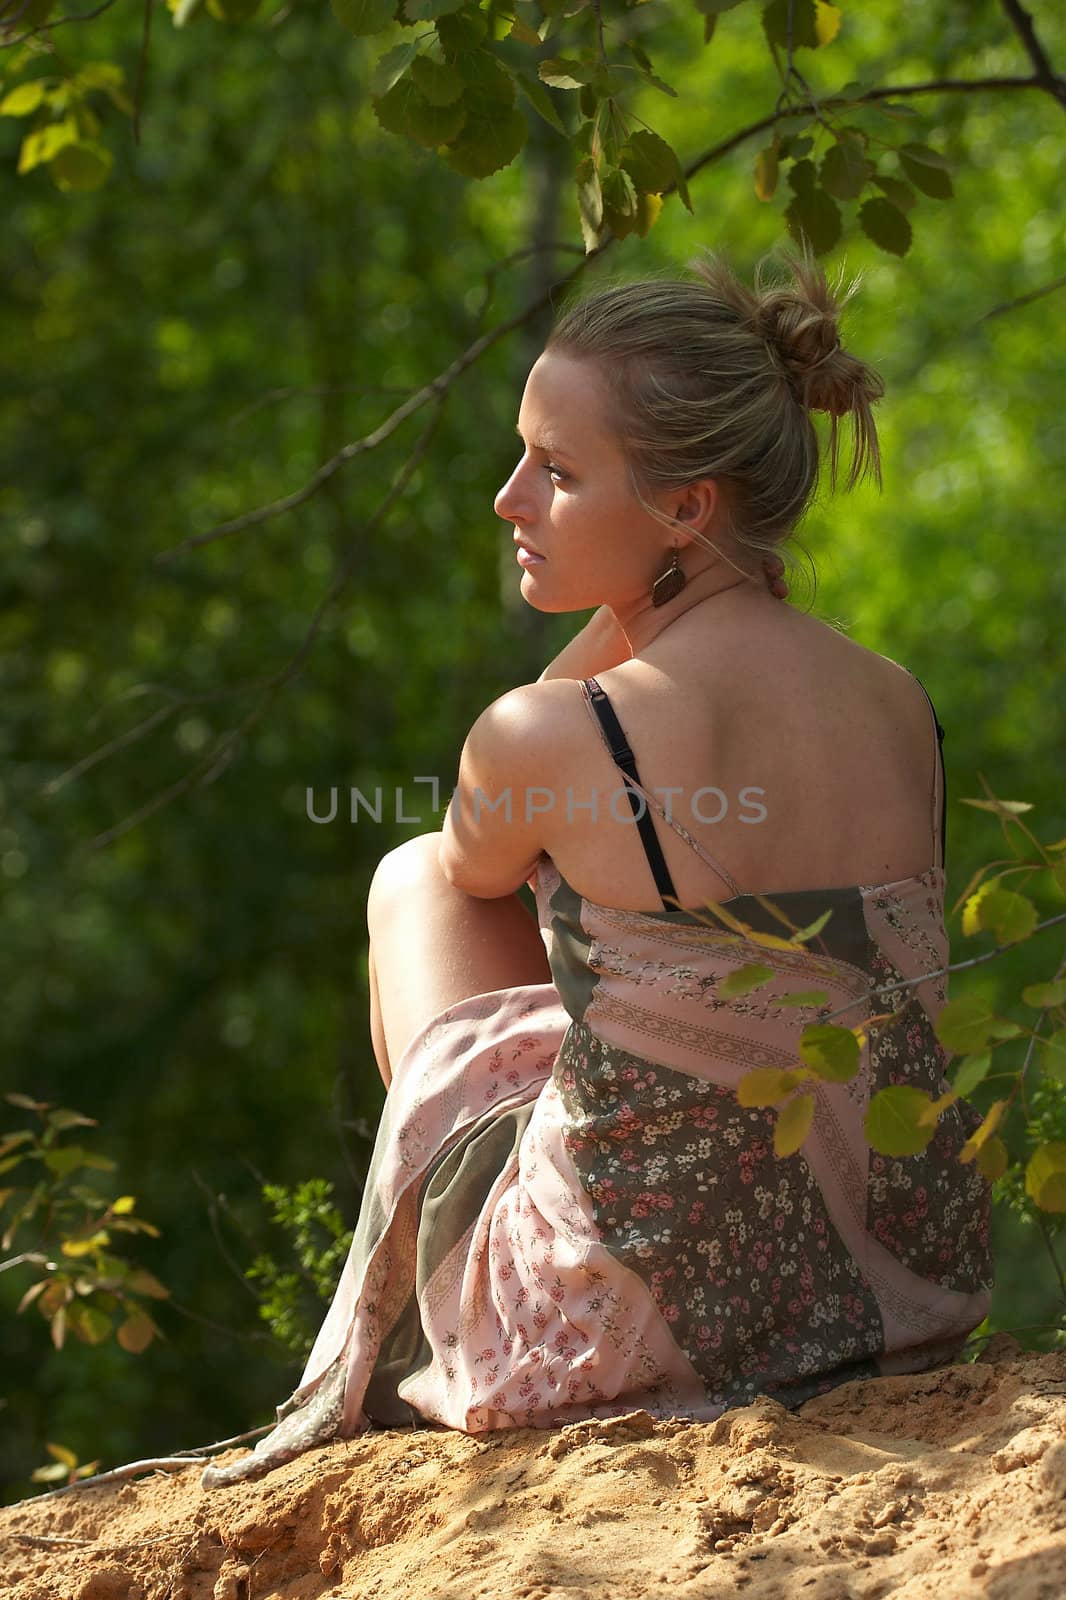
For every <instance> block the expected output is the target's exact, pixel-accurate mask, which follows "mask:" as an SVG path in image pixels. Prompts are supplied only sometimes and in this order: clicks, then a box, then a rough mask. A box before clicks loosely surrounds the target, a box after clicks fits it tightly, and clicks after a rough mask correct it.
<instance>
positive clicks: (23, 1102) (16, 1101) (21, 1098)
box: [4, 1090, 52, 1112]
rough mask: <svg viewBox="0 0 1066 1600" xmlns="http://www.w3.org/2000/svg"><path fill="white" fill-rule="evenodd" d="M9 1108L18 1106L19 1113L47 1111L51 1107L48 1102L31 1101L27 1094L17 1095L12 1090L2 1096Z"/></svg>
mask: <svg viewBox="0 0 1066 1600" xmlns="http://www.w3.org/2000/svg"><path fill="white" fill-rule="evenodd" d="M4 1099H5V1100H6V1101H7V1103H8V1105H10V1106H18V1107H19V1109H20V1110H21V1111H42V1112H43V1111H47V1110H48V1109H49V1107H50V1106H51V1104H52V1102H51V1101H50V1100H31V1099H30V1097H29V1095H28V1094H17V1093H16V1092H15V1091H14V1090H12V1091H11V1092H10V1093H9V1094H5V1095H4Z"/></svg>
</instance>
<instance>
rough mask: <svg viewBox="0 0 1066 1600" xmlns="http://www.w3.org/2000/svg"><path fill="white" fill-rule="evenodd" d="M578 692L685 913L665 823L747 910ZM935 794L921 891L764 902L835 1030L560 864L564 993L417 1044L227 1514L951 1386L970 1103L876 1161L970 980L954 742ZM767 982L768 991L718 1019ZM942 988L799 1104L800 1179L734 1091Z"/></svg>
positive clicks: (958, 1329) (723, 951)
mask: <svg viewBox="0 0 1066 1600" xmlns="http://www.w3.org/2000/svg"><path fill="white" fill-rule="evenodd" d="M583 688H584V692H585V696H586V701H587V704H588V706H589V709H590V711H591V712H592V713H593V714H594V715H595V717H596V719H597V724H598V726H599V727H600V730H601V733H602V735H603V737H604V740H605V742H606V744H607V746H608V748H609V749H610V751H611V754H612V756H613V757H614V759H615V760H616V762H617V764H618V766H619V768H620V770H621V771H622V772H623V774H624V776H625V781H626V786H627V789H628V790H629V791H630V793H631V795H632V796H633V797H634V800H636V798H637V797H643V799H644V801H645V802H646V805H645V807H644V808H642V811H641V814H640V816H637V804H634V815H635V817H637V821H638V826H639V829H640V837H641V841H642V843H643V844H644V847H645V850H646V852H647V854H648V859H649V864H650V865H651V867H652V871H653V873H654V874H655V878H656V882H657V884H658V885H659V888H660V893H661V895H662V896H663V898H664V901H665V899H666V898H668V897H669V896H670V895H671V894H672V892H673V886H672V884H670V882H669V874H668V873H667V871H666V867H665V862H664V860H663V858H662V852H661V849H659V847H658V843H657V840H656V837H655V833H654V828H653V826H652V823H651V818H650V816H649V815H648V809H647V808H648V807H650V808H651V809H653V810H655V811H656V812H657V813H658V815H659V816H660V817H661V818H662V819H663V821H664V822H665V823H667V824H668V825H669V826H671V827H674V828H675V829H676V830H677V831H678V832H679V833H680V834H682V836H683V837H685V839H686V840H687V842H688V843H689V844H690V845H691V846H692V848H693V849H694V850H696V851H697V852H698V853H699V854H700V855H702V856H703V857H704V859H706V860H708V861H710V862H711V864H712V865H713V866H714V867H715V869H716V870H717V871H718V872H719V873H721V875H722V877H723V880H724V881H725V882H726V883H727V884H729V885H730V887H731V888H733V889H736V885H735V884H734V883H733V880H732V879H731V878H730V876H729V874H728V873H727V872H726V871H725V870H724V869H723V868H722V867H721V866H720V865H719V863H717V862H715V861H714V860H713V858H711V857H710V856H709V855H708V854H707V852H706V851H704V850H703V849H702V847H701V846H700V845H699V844H698V843H697V841H696V840H694V839H692V838H691V837H690V836H689V835H688V834H687V833H686V831H685V829H684V828H683V827H682V826H681V824H680V823H678V822H676V820H674V819H672V818H671V817H670V816H668V814H667V813H666V812H665V811H664V810H663V809H662V807H661V806H659V805H658V803H657V802H656V800H655V799H654V797H653V796H652V795H651V794H649V793H648V791H647V790H645V789H644V788H643V786H642V785H641V783H640V780H639V775H638V774H637V772H636V767H635V763H634V762H633V758H632V752H631V751H630V750H629V748H628V745H627V744H626V743H625V738H624V735H623V734H622V732H621V729H620V727H619V725H618V721H617V718H616V717H615V716H614V713H613V709H611V708H610V707H609V703H608V702H607V700H606V696H605V695H604V693H603V691H602V689H601V688H600V686H599V685H598V684H597V683H596V681H595V679H589V680H586V682H585V684H584V685H583ZM927 698H928V696H927ZM930 710H931V711H932V723H933V728H934V729H935V735H934V738H935V741H940V740H942V738H943V731H944V730H943V729H942V728H941V726H940V724H939V721H938V720H937V718H936V713H935V710H933V708H932V702H930ZM935 772H936V777H935V779H934V791H933V801H932V835H933V852H934V864H933V865H932V866H931V867H930V868H929V869H928V870H926V871H925V872H922V873H918V874H915V875H913V876H911V877H907V878H902V879H899V880H897V881H895V882H891V883H882V884H872V885H862V884H857V885H854V886H849V887H844V888H840V887H837V888H830V889H809V890H808V889H803V890H790V891H785V892H777V893H774V892H773V891H769V892H768V898H769V899H770V900H772V902H773V903H774V904H775V905H776V906H777V907H779V908H780V909H781V910H783V911H785V912H786V914H787V915H788V916H789V917H790V918H791V919H792V921H793V922H794V924H795V925H796V926H797V927H805V926H807V925H808V924H809V923H810V922H812V921H814V920H815V918H816V917H818V916H819V914H820V913H822V912H823V911H824V910H826V909H829V910H830V911H831V916H830V917H829V920H828V922H827V923H826V925H825V926H824V928H823V929H822V931H821V933H820V934H819V935H818V937H817V939H816V940H815V941H814V942H813V944H814V947H815V948H816V950H817V954H818V956H819V958H820V965H819V969H818V977H817V986H818V988H819V989H821V990H825V991H826V992H827V994H826V1002H825V1003H822V1004H817V1005H816V1004H810V1005H799V1006H797V1005H783V1004H781V1003H780V1001H781V998H782V997H783V996H785V995H788V994H790V993H795V992H796V991H797V990H809V989H810V988H811V979H810V957H809V955H807V954H806V953H805V952H804V951H803V950H801V949H798V948H791V949H789V948H775V947H773V946H765V945H753V944H751V943H750V942H749V943H747V944H745V943H743V942H741V943H738V942H737V941H736V939H735V938H734V937H732V935H731V934H730V933H729V931H728V929H727V928H726V927H724V926H722V925H721V924H720V923H719V921H718V920H717V919H716V918H714V917H712V916H708V914H707V913H706V910H705V909H704V908H698V909H695V910H670V909H662V910H658V909H655V910H648V911H628V910H618V909H616V908H613V907H609V906H604V905H600V904H597V903H596V902H594V901H591V900H588V899H587V898H585V897H583V896H582V895H580V894H578V893H577V892H576V890H574V889H573V888H572V887H571V886H570V885H569V884H568V883H567V882H566V881H565V880H564V879H563V878H562V876H561V875H560V873H559V872H558V870H557V868H556V867H555V865H554V863H553V862H552V861H551V859H550V858H549V857H548V856H546V855H545V856H543V857H542V858H541V861H540V863H539V865H538V869H537V874H536V900H537V908H538V916H539V922H540V927H541V931H542V936H543V938H544V942H545V945H546V948H547V953H548V959H549V962H550V966H551V972H552V980H553V981H552V982H551V983H544V984H531V985H522V986H519V987H515V988H509V989H501V990H495V991H493V992H491V993H487V994H480V995H474V996H472V997H471V998H469V999H466V1000H464V1001H462V1002H461V1003H460V1004H458V1005H454V1006H452V1007H450V1008H449V1009H448V1010H447V1011H445V1012H442V1013H441V1014H439V1015H437V1016H435V1017H434V1018H432V1020H431V1021H430V1022H429V1023H428V1024H427V1025H426V1027H425V1028H424V1029H423V1030H422V1031H421V1032H420V1033H419V1034H418V1035H417V1036H416V1037H415V1038H414V1039H412V1041H411V1042H410V1044H409V1045H408V1047H407V1049H406V1051H405V1052H404V1054H403V1056H402V1058H401V1059H400V1061H399V1063H398V1064H397V1066H396V1069H395V1073H394V1077H393V1082H392V1084H391V1086H390V1088H389V1092H388V1096H387V1098H386V1102H385V1107H384V1111H383V1115H382V1120H381V1124H380V1126H379V1129H378V1134H377V1139H376V1143H375V1147H374V1153H373V1157H372V1162H371V1167H370V1172H369V1175H368V1179H367V1184H366V1188H365V1192H364V1196H363V1202H362V1206H361V1210H360V1214H359V1219H358V1225H357V1228H356V1232H355V1237H354V1239H353V1241H352V1246H351V1250H350V1253H349V1256H348V1260H347V1262H346V1264H345V1267H344V1269H343V1272H342V1275H341V1279H340V1283H339V1285H338V1288H337V1291H336V1294H335V1297H334V1300H333V1303H332V1305H331V1307H330V1309H329V1311H328V1312H327V1314H326V1317H325V1320H324V1322H323V1324H322V1327H321V1330H320V1332H319V1334H318V1337H317V1339H316V1341H315V1344H314V1347H313V1349H312V1350H311V1353H310V1356H309V1358H308V1361H307V1365H306V1368H305V1371H304V1373H303V1377H302V1379H301V1382H300V1384H299V1386H298V1388H297V1389H296V1391H295V1393H294V1394H293V1395H292V1396H291V1398H290V1399H289V1400H288V1401H287V1402H286V1403H285V1404H284V1405H283V1406H281V1407H279V1410H278V1418H279V1421H278V1425H277V1426H276V1427H275V1428H274V1429H273V1430H272V1432H271V1433H270V1434H269V1435H267V1436H266V1437H265V1438H264V1439H263V1440H261V1441H260V1443H259V1444H258V1446H257V1447H256V1449H255V1451H254V1452H252V1453H251V1454H249V1455H247V1456H245V1457H243V1458H241V1459H239V1460H238V1461H236V1462H235V1463H232V1464H231V1465H229V1466H225V1467H208V1468H207V1469H206V1471H205V1473H204V1478H203V1481H204V1484H205V1486H206V1487H216V1486H218V1485H222V1484H226V1483H230V1482H235V1481H238V1480H239V1479H241V1478H247V1477H256V1476H259V1475H261V1474H262V1473H264V1472H267V1471H269V1470H270V1469H271V1468H272V1467H274V1466H276V1465H279V1464H280V1463H281V1462H283V1461H286V1460H290V1459H292V1457H294V1456H295V1455H297V1454H299V1453H300V1452H301V1451H302V1450H305V1449H307V1448H308V1447H309V1446H311V1445H314V1444H319V1443H323V1442H325V1441H326V1440H328V1439H331V1438H335V1437H340V1438H343V1437H348V1436H351V1435H352V1434H354V1433H357V1432H359V1431H360V1430H363V1429H366V1428H368V1427H371V1426H374V1425H378V1426H397V1425H402V1424H409V1423H412V1422H425V1421H429V1422H435V1423H439V1424H442V1425H444V1426H446V1427H450V1428H457V1429H462V1430H464V1431H466V1432H469V1433H481V1432H485V1431H487V1430H489V1429H493V1428H513V1427H530V1426H531V1427H536V1428H550V1427H555V1426H559V1425H562V1424H563V1423H566V1422H573V1421H576V1420H580V1419H584V1418H588V1417H609V1416H614V1415H619V1414H621V1413H623V1412H626V1411H630V1410H633V1409H635V1408H637V1407H641V1408H644V1409H645V1410H647V1411H649V1412H651V1414H652V1415H653V1416H658V1417H669V1416H684V1417H691V1418H696V1419H705V1420H711V1419H713V1418H715V1417H717V1416H719V1415H720V1414H721V1413H722V1412H723V1411H724V1410H726V1409H727V1408H728V1407H730V1406H737V1405H744V1404H747V1403H748V1402H749V1401H750V1400H751V1399H752V1398H753V1396H755V1395H756V1394H760V1393H764V1394H769V1395H772V1396H774V1397H775V1398H776V1399H778V1400H779V1401H780V1402H781V1403H783V1404H784V1405H787V1406H797V1405H800V1404H802V1402H803V1401H804V1400H806V1399H809V1398H810V1397H812V1396H813V1395H816V1394H820V1393H823V1392H825V1391H826V1390H827V1389H830V1388H832V1387H833V1386H834V1385H835V1384H838V1383H843V1382H845V1381H847V1380H849V1379H854V1378H863V1377H867V1376H876V1375H880V1374H889V1373H904V1372H919V1371H923V1370H925V1369H927V1368H929V1367H932V1366H936V1365H939V1364H941V1363H943V1362H945V1361H948V1360H950V1359H952V1357H953V1356H955V1355H956V1354H957V1352H958V1350H959V1348H960V1346H961V1344H962V1342H963V1340H964V1339H965V1337H966V1335H967V1334H968V1333H969V1332H970V1331H971V1330H972V1329H973V1328H974V1327H975V1326H976V1325H977V1324H978V1323H979V1322H980V1321H981V1320H982V1318H983V1317H984V1316H985V1315H986V1313H987V1311H988V1307H989V1303H990V1299H991V1288H992V1278H993V1266H992V1258H991V1254H990V1247H989V1213H990V1187H989V1184H988V1182H987V1180H986V1179H984V1178H983V1177H982V1176H981V1174H980V1172H979V1171H978V1170H977V1169H976V1166H975V1164H973V1163H970V1164H967V1165H962V1164H960V1163H959V1161H958V1159H957V1158H958V1154H959V1151H960V1149H961V1147H962V1145H963V1144H964V1142H965V1141H966V1139H967V1138H968V1137H969V1136H970V1134H972V1133H973V1131H974V1129H975V1127H976V1126H977V1125H978V1124H979V1121H980V1118H979V1116H978V1114H977V1113H976V1111H975V1110H974V1109H973V1108H972V1107H971V1106H969V1105H967V1104H966V1103H965V1102H961V1101H959V1102H956V1103H955V1104H954V1105H952V1106H950V1107H949V1108H948V1110H947V1111H946V1112H944V1113H943V1114H942V1115H941V1116H940V1119H939V1122H938V1124H937V1129H936V1133H935V1136H934V1137H933V1139H932V1140H931V1141H930V1143H929V1144H928V1146H927V1147H926V1149H925V1150H924V1151H922V1152H921V1153H920V1154H917V1155H912V1156H905V1157H900V1158H893V1157H886V1156H880V1155H876V1154H875V1153H873V1152H872V1151H871V1150H870V1149H869V1147H868V1145H867V1143H866V1139H865V1137H864V1133H863V1119H864V1116H865V1112H866V1108H867V1106H868V1104H869V1101H870V1098H871V1096H872V1095H873V1094H875V1093H876V1092H877V1091H878V1090H879V1089H881V1088H884V1087H886V1086H887V1085H889V1084H908V1085H912V1086H913V1087H916V1088H919V1089H924V1090H926V1091H927V1092H928V1093H930V1094H931V1095H934V1096H935V1095H938V1094H940V1093H942V1092H943V1091H944V1089H945V1088H946V1082H945V1078H944V1068H945V1064H946V1059H947V1058H946V1053H945V1051H944V1049H943V1047H942V1046H941V1045H940V1043H939V1041H938V1040H937V1038H936V1035H935V1033H934V1028H933V1024H934V1022H935V1019H936V1017H937V1014H938V1012H939V1011H940V1009H941V1008H942V1007H943V1005H944V1004H945V1003H946V1000H947V991H946V983H945V979H944V978H943V976H936V975H935V974H937V972H938V971H939V969H941V968H943V967H944V966H946V965H947V963H948V960H949V954H948V940H947V934H946V931H945V927H944V907H943V902H944V867H943V851H944V842H945V808H944V776H943V763H942V759H941V758H940V753H939V745H937V760H936V763H935ZM938 807H939V814H940V820H939V827H937V812H938ZM674 898H675V899H676V896H675V897H674ZM761 898H765V897H757V896H755V895H753V894H744V893H741V892H740V891H739V890H736V893H735V894H734V895H733V896H732V897H731V898H730V899H729V900H727V901H724V902H722V905H723V907H724V908H725V909H726V910H728V912H729V913H731V914H732V916H733V917H734V918H739V919H741V920H742V921H743V922H744V923H745V924H746V925H747V926H748V927H749V928H751V929H753V930H757V931H760V932H766V933H778V934H779V933H780V932H781V927H780V923H779V922H778V921H777V920H776V919H775V918H774V917H773V916H772V913H771V912H770V911H769V910H768V909H767V908H766V907H765V906H764V905H763V904H761V903H760V900H761ZM753 959H757V960H758V961H759V962H760V963H762V964H764V965H766V966H768V967H770V968H771V969H772V974H773V976H772V978H771V979H770V980H769V981H767V982H766V983H765V984H764V985H762V986H761V987H760V988H758V989H757V990H754V991H751V992H748V993H746V994H743V995H736V996H730V995H728V994H726V995H723V994H722V993H721V988H722V985H723V981H724V980H725V979H726V978H727V977H728V975H729V974H730V973H731V972H734V971H736V969H737V968H738V967H740V966H743V965H745V964H746V963H748V962H750V961H752V960H753ZM923 973H929V974H931V976H930V977H929V978H928V980H927V981H925V982H918V983H916V984H915V987H914V988H913V989H912V990H910V991H908V993H910V994H911V995H912V996H913V998H912V999H911V1001H910V1003H909V1004H908V1005H907V1006H906V1007H904V1008H903V1009H902V1010H901V1011H900V1014H899V1015H898V1016H897V1018H896V1020H895V1021H893V1022H892V1023H891V1024H889V1025H887V1026H879V1027H878V1028H875V1029H873V1030H872V1031H871V1032H870V1034H869V1035H868V1036H867V1038H866V1043H865V1044H864V1045H863V1048H862V1053H861V1057H860V1067H859V1071H858V1072H857V1073H856V1074H855V1076H854V1077H853V1078H851V1079H850V1080H849V1081H847V1082H843V1083H828V1082H822V1081H818V1082H817V1083H813V1084H812V1083H807V1084H805V1085H804V1087H805V1088H813V1092H814V1094H815V1100H816V1107H815V1115H814V1120H813V1123H812V1126H811V1130H810V1132H809V1133H808V1135H807V1137H806V1139H805V1140H804V1143H803V1144H802V1145H801V1147H800V1149H799V1150H798V1151H796V1152H795V1153H794V1154H793V1155H790V1156H788V1157H783V1158H779V1157H777V1156H776V1155H775V1153H774V1148H773V1128H774V1122H775V1119H776V1115H777V1113H776V1112H775V1111H774V1110H772V1109H763V1108H756V1107H745V1106H742V1105H741V1104H740V1103H739V1101H738V1098H737V1095H736V1087H737V1084H738V1082H739V1080H740V1078H741V1077H742V1076H743V1075H744V1074H745V1073H746V1072H748V1071H749V1070H750V1069H752V1068H753V1067H765V1066H779V1067H781V1068H787V1067H789V1066H791V1065H793V1064H795V1062H796V1060H797V1058H798V1049H797V1041H798V1038H799V1035H800V1033H801V1032H802V1031H803V1029H804V1027H806V1026H807V1025H808V1023H811V1022H817V1021H819V1020H822V1019H823V1018H825V1017H827V1016H828V1015H830V1014H831V1013H837V1012H839V1011H840V1008H842V1007H844V1006H847V1005H848V1004H849V1002H850V1003H851V1009H850V1010H849V1011H848V1012H847V1025H848V1026H852V1025H854V1024H857V1023H859V1022H861V1021H862V1020H863V1018H865V1017H870V1016H873V1015H875V1014H878V1013H880V1014H883V1013H884V1012H885V1011H887V1010H891V1009H893V1006H898V1003H899V995H898V993H897V994H896V995H895V996H893V997H888V996H886V997H884V998H879V995H878V991H877V986H878V985H881V984H886V985H887V984H892V983H897V982H899V981H900V980H906V979H920V978H921V976H922V974H923ZM871 991H872V992H871Z"/></svg>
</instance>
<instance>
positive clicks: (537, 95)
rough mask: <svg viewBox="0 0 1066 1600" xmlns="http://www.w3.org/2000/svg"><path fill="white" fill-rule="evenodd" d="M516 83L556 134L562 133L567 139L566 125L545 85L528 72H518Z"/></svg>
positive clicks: (520, 91)
mask: <svg viewBox="0 0 1066 1600" xmlns="http://www.w3.org/2000/svg"><path fill="white" fill-rule="evenodd" d="M514 81H515V87H516V88H517V89H518V91H519V93H520V94H523V95H524V96H525V98H526V99H527V100H528V101H529V103H530V105H531V106H532V107H533V109H534V111H536V112H538V113H539V114H540V116H542V117H543V118H544V120H545V122H546V123H548V125H549V127H552V128H554V129H555V131H556V133H561V134H563V135H564V137H565V135H566V124H565V122H564V121H563V119H562V117H560V115H559V113H558V111H556V109H555V105H554V103H553V101H552V98H551V95H550V94H549V93H548V91H547V89H546V88H545V87H544V85H543V84H542V83H540V82H538V80H537V79H536V78H531V77H530V76H529V73H528V72H516V73H515V75H514Z"/></svg>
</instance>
